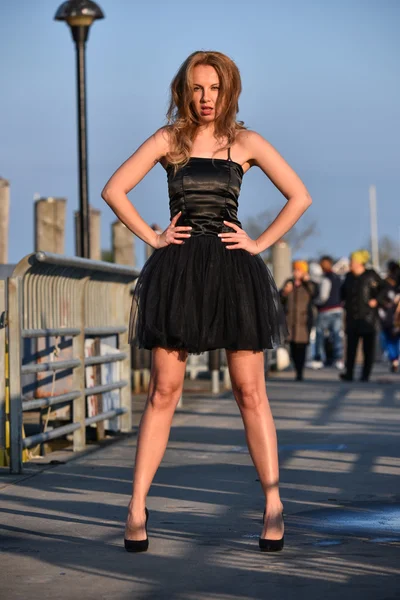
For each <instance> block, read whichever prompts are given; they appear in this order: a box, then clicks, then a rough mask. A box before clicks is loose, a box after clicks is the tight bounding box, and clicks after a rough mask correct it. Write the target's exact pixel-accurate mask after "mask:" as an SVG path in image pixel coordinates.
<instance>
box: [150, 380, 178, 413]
mask: <svg viewBox="0 0 400 600" xmlns="http://www.w3.org/2000/svg"><path fill="white" fill-rule="evenodd" d="M181 393H182V385H181V383H180V382H174V381H166V382H157V383H155V385H154V388H153V389H152V390H151V393H150V394H149V400H148V402H149V403H150V404H151V406H152V407H153V408H155V409H156V410H170V409H174V408H175V406H176V404H177V402H178V400H179V398H180V396H181Z"/></svg>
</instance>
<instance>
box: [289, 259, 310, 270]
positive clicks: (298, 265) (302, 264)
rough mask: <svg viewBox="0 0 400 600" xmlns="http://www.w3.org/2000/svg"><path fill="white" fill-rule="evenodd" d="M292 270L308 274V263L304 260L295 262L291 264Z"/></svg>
mask: <svg viewBox="0 0 400 600" xmlns="http://www.w3.org/2000/svg"><path fill="white" fill-rule="evenodd" d="M293 269H296V270H297V271H302V272H303V273H308V263H307V261H305V260H295V261H294V263H293Z"/></svg>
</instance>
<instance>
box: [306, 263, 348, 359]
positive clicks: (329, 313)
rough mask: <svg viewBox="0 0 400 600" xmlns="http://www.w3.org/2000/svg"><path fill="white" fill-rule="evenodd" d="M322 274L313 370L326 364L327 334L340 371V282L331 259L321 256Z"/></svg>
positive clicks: (341, 337) (317, 301)
mask: <svg viewBox="0 0 400 600" xmlns="http://www.w3.org/2000/svg"><path fill="white" fill-rule="evenodd" d="M320 265H321V269H322V272H323V275H322V279H321V283H320V286H319V293H318V296H317V297H316V299H315V304H316V305H317V308H318V318H317V331H316V334H317V339H316V350H315V362H314V363H313V367H314V368H322V367H323V366H324V365H325V364H327V360H326V353H325V335H326V333H328V335H329V339H330V341H331V344H332V352H333V356H332V358H333V363H334V365H335V366H336V368H337V369H339V370H342V369H343V367H344V364H343V307H342V299H341V286H342V281H341V278H340V277H339V275H336V273H334V272H333V270H332V267H333V259H332V257H330V256H323V257H322V258H321V260H320Z"/></svg>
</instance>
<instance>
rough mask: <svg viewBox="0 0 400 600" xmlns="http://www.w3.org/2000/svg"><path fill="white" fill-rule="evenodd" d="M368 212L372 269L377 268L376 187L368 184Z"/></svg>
mask: <svg viewBox="0 0 400 600" xmlns="http://www.w3.org/2000/svg"><path fill="white" fill-rule="evenodd" d="M369 212H370V219H371V254H372V265H373V267H374V269H376V270H377V271H378V270H379V247H378V214H377V205H376V187H375V186H374V185H370V186H369Z"/></svg>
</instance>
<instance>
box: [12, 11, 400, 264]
mask: <svg viewBox="0 0 400 600" xmlns="http://www.w3.org/2000/svg"><path fill="white" fill-rule="evenodd" d="M60 3H61V1H59V0H57V1H53V0H41V1H40V2H32V0H3V1H2V2H1V6H0V56H1V63H2V64H1V81H2V86H1V87H2V89H1V93H0V131H1V138H0V176H2V177H5V178H6V179H9V180H10V182H11V225H10V242H9V260H10V262H17V261H18V260H19V259H20V258H22V257H23V256H24V255H26V254H28V253H29V252H31V251H33V243H34V242H33V195H34V194H35V193H39V194H40V195H41V196H60V197H66V198H67V199H68V203H67V211H68V218H67V243H66V253H67V254H71V255H72V254H73V253H74V243H73V221H72V214H73V211H74V210H75V209H76V208H77V206H78V191H77V190H78V187H77V140H76V137H77V131H76V90H75V56H74V46H73V42H72V38H71V35H70V32H69V30H68V28H67V26H66V25H64V24H63V23H58V22H55V21H53V16H54V13H55V11H56V9H57V8H58V6H59V4H60ZM99 5H100V6H101V7H102V9H103V11H104V13H105V15H106V18H105V19H104V20H102V21H98V22H96V23H95V24H94V25H93V27H92V29H91V32H90V38H89V42H88V48H87V77H88V89H87V91H88V121H89V186H90V202H91V204H92V205H93V206H95V207H97V208H101V210H102V245H103V247H104V248H107V247H109V246H110V224H111V222H112V221H113V220H114V215H113V213H112V212H111V211H110V209H109V208H108V207H107V206H106V205H105V204H104V202H103V201H102V199H101V197H100V192H101V189H102V187H103V185H104V183H105V181H106V180H107V179H108V178H109V176H110V175H111V174H112V172H113V171H114V170H115V169H116V168H117V167H118V166H119V164H120V163H122V162H123V161H124V160H125V159H126V158H127V157H128V156H129V155H130V154H131V153H132V152H133V151H134V150H135V149H136V148H137V146H138V145H140V143H141V142H142V141H143V140H144V139H146V138H147V137H148V136H149V135H150V134H151V133H153V131H155V130H156V129H157V128H158V127H160V126H161V125H162V124H163V123H164V115H165V112H166V108H167V101H168V86H169V83H170V81H171V79H172V77H173V75H174V73H175V72H176V70H177V68H178V67H179V65H180V64H181V62H182V61H183V60H184V59H185V58H186V56H187V55H188V54H190V53H191V52H192V51H194V50H197V49H213V50H219V51H221V52H224V53H226V54H228V55H229V56H231V57H232V58H233V59H234V60H235V61H236V62H237V64H238V66H239V69H240V71H241V75H242V80H243V93H242V96H241V100H240V113H239V117H240V118H241V119H243V120H244V121H245V123H246V125H248V126H249V127H250V128H251V129H254V130H256V131H258V132H259V133H261V134H262V135H263V136H264V137H265V138H266V139H268V140H269V141H270V142H271V143H272V144H273V145H274V146H275V147H276V148H277V149H278V150H279V152H280V153H281V154H282V155H283V156H284V158H285V159H286V160H287V161H288V162H289V164H290V165H291V166H292V167H293V168H294V169H295V170H296V171H297V172H298V173H299V175H300V176H301V177H302V179H303V180H304V182H305V184H306V185H307V187H308V189H309V190H310V192H311V195H312V197H313V200H314V203H313V205H312V207H311V209H310V211H309V213H308V214H307V215H306V216H305V217H304V219H305V222H306V221H307V219H308V220H311V219H316V220H317V223H318V235H315V236H313V237H312V238H311V239H309V240H308V241H307V243H306V244H305V246H304V248H303V249H302V250H301V251H300V252H299V256H303V257H312V256H315V255H316V254H318V253H319V252H321V251H323V252H330V253H333V254H335V255H344V254H348V253H349V252H350V251H351V250H353V249H354V248H356V247H359V246H362V245H365V243H366V241H367V240H368V236H369V212H368V188H369V185H370V184H375V185H376V188H377V198H378V219H379V234H380V235H389V236H391V237H392V238H394V240H398V239H399V232H400V209H399V199H400V198H399V196H400V192H399V189H400V77H399V68H398V57H399V56H400V41H399V36H398V24H399V17H400V2H398V1H397V0H379V1H378V0H377V1H373V0H314V1H312V0H280V1H279V2H276V1H270V0H248V1H247V2H245V3H244V2H240V1H238V0H231V1H230V2H228V1H227V0H213V2H207V3H205V2H193V1H186V2H185V1H183V0H169V2H165V1H163V0H147V1H146V2H144V3H138V2H132V1H131V0H99ZM130 198H131V200H132V202H133V203H134V204H135V206H136V207H137V208H138V210H139V212H140V213H141V215H142V216H143V218H144V219H146V220H147V221H148V222H157V223H159V224H160V225H162V226H166V225H167V224H168V221H169V214H168V195H167V187H166V176H165V173H164V171H163V170H162V168H161V167H160V166H159V165H157V166H156V167H155V168H154V169H153V170H152V171H151V172H150V173H149V175H148V176H147V177H146V178H145V180H144V181H143V182H141V183H140V184H139V185H138V186H137V188H136V189H135V190H134V191H133V192H132V193H131V194H130ZM283 201H284V199H283V197H282V196H281V195H280V193H279V192H278V191H277V190H276V189H275V188H274V187H273V185H272V184H271V183H270V182H269V180H268V179H267V178H266V177H265V175H264V174H263V173H262V172H261V171H259V170H257V169H252V170H251V171H250V172H249V173H248V174H247V175H246V176H245V179H244V184H243V191H242V195H241V197H240V208H239V217H240V219H241V220H242V223H244V222H245V221H246V219H247V218H248V217H251V216H255V215H257V214H258V213H261V212H262V211H264V210H265V209H266V208H270V207H272V208H275V209H276V210H277V211H278V210H279V208H280V207H281V206H282V204H283ZM265 225H266V226H267V223H266V224H265ZM137 247H138V262H139V265H140V264H142V262H143V247H142V244H141V242H140V243H138V244H137Z"/></svg>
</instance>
